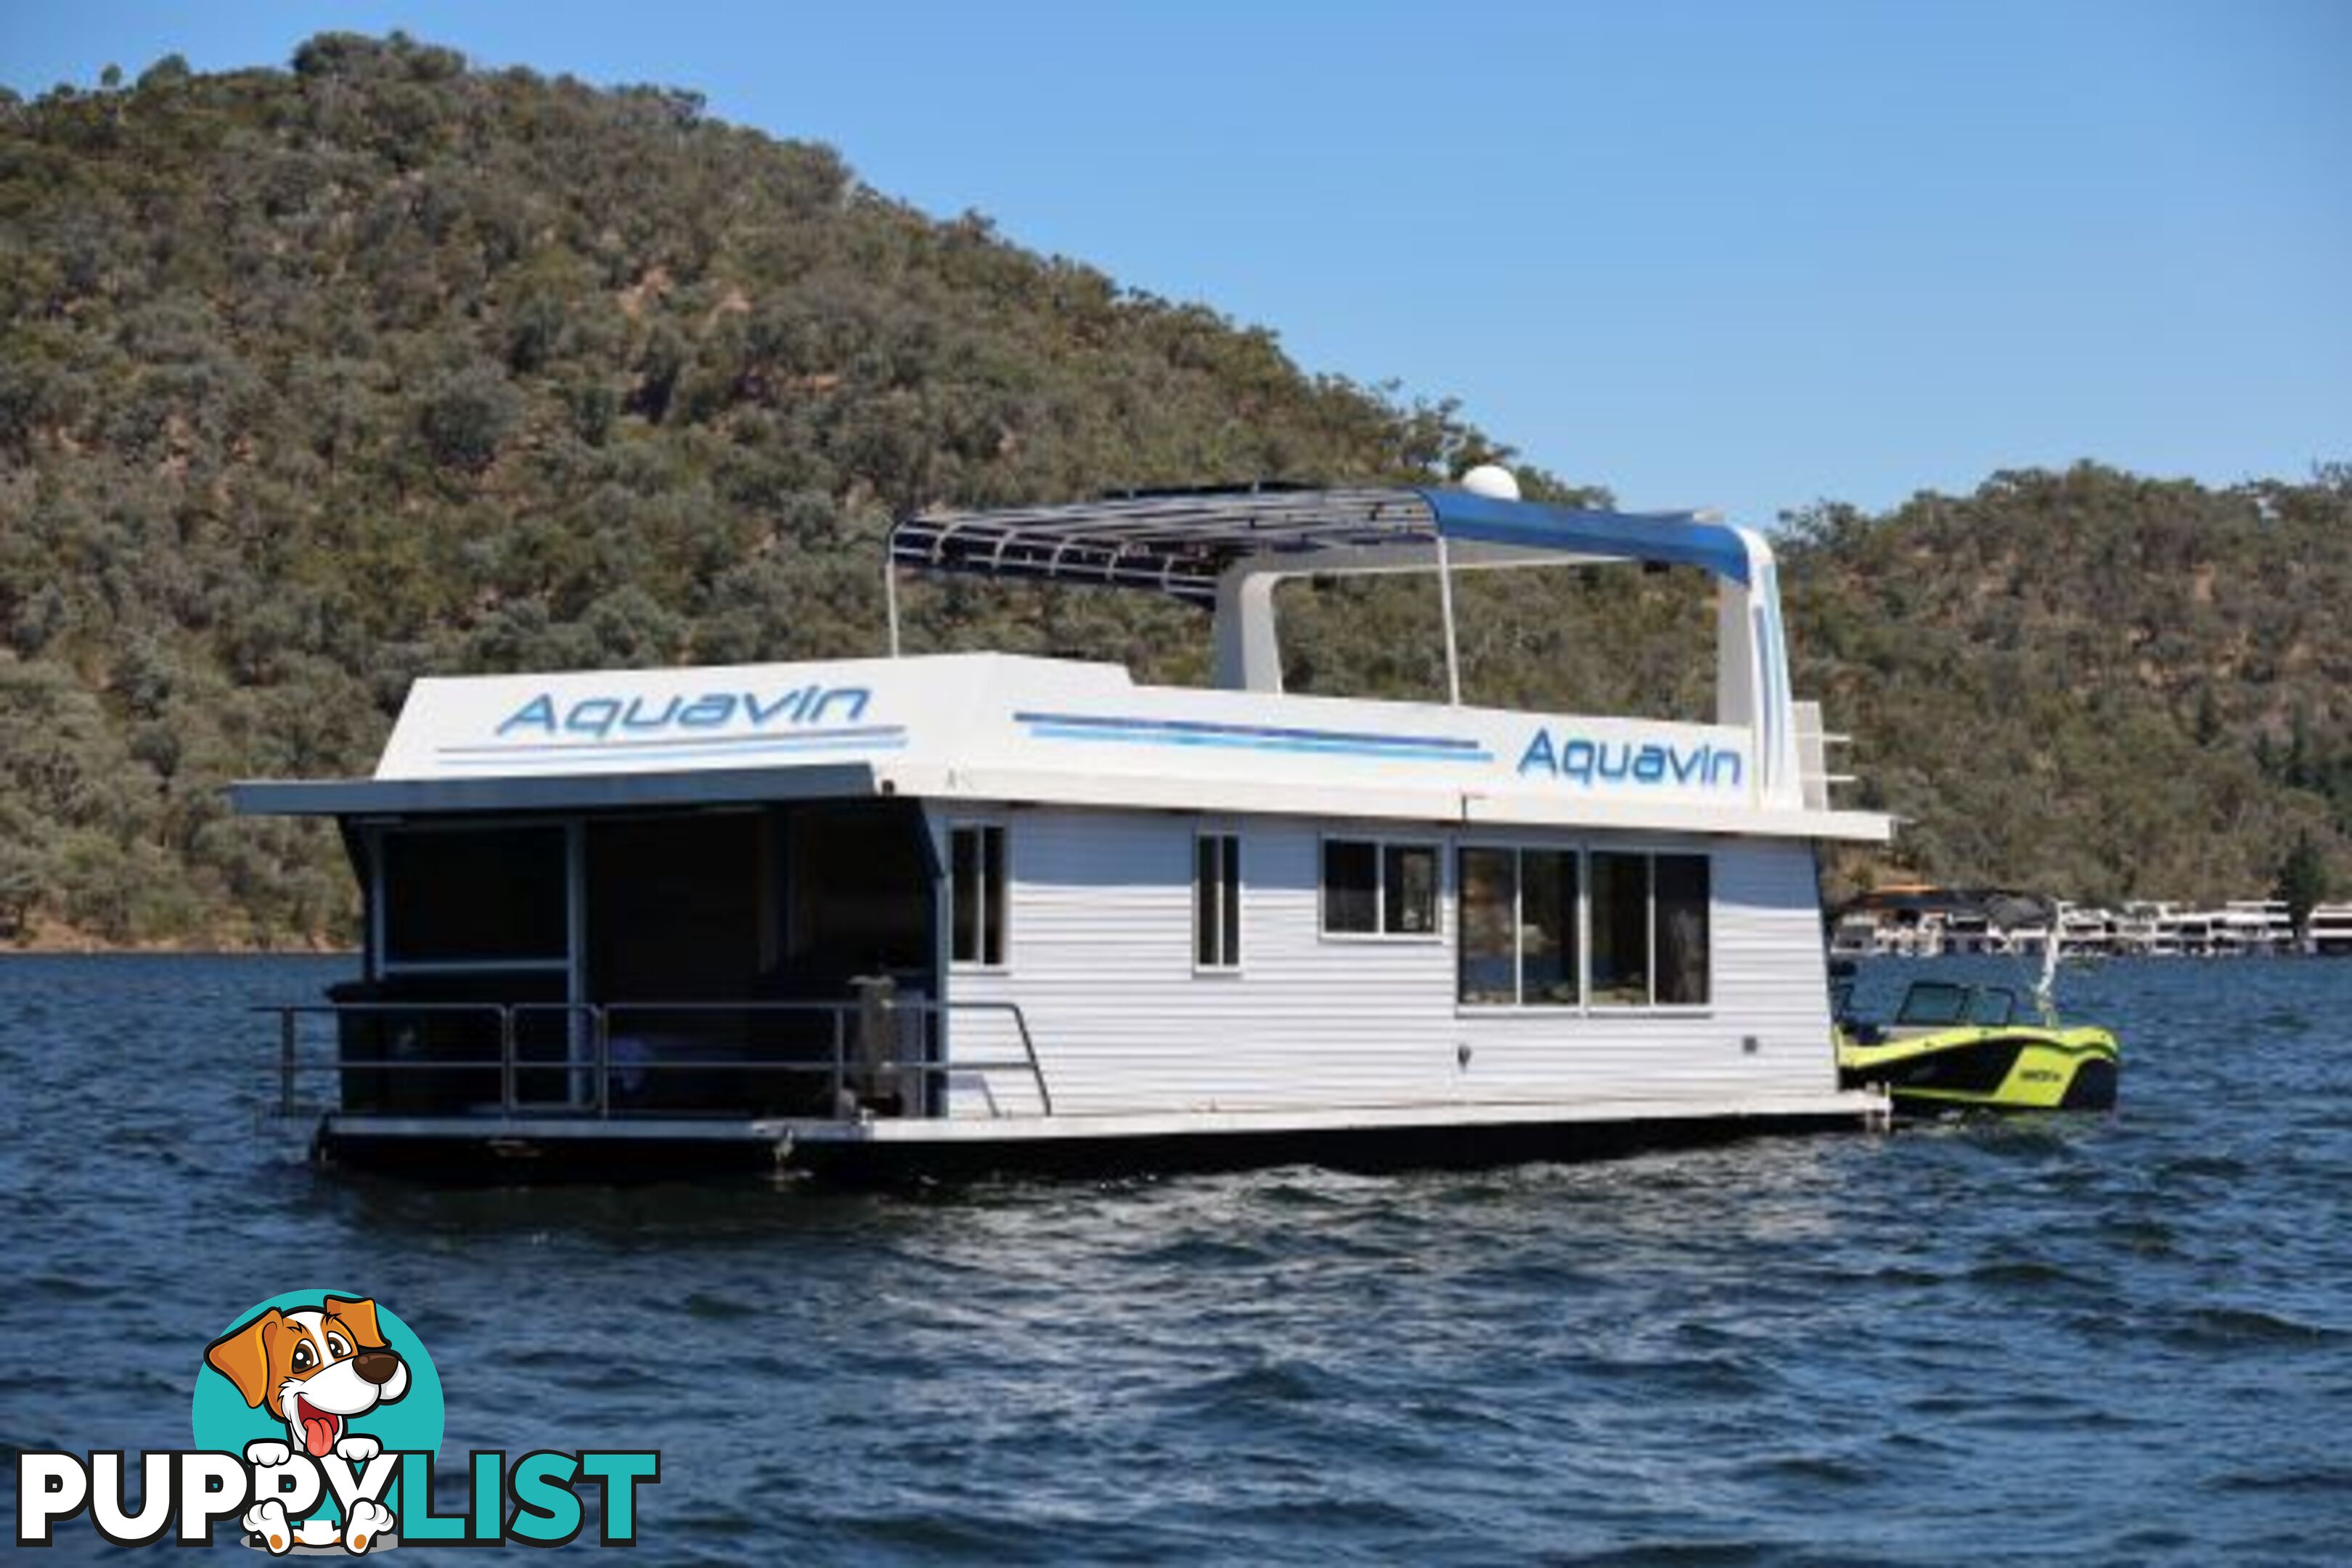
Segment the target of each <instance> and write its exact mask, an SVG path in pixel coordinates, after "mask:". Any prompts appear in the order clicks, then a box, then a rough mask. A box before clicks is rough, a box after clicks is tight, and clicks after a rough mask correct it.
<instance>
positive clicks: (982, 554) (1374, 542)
mask: <svg viewBox="0 0 2352 1568" xmlns="http://www.w3.org/2000/svg"><path fill="white" fill-rule="evenodd" d="M1447 540H1463V541H1475V542H1482V543H1488V544H1501V545H1507V546H1511V547H1513V548H1514V549H1515V550H1525V551H1531V552H1538V553H1539V554H1553V555H1557V556H1559V557H1560V558H1561V559H1562V560H1567V559H1579V560H1594V559H1601V560H1625V561H1647V562H1656V563H1664V564H1677V565H1689V566H1696V567H1699V568H1701V569H1703V570H1706V571H1708V572H1711V573H1714V574H1716V575H1717V576H1718V577H1723V578H1726V579H1727V580H1729V581H1732V582H1736V583H1739V584H1746V583H1747V582H1748V574H1749V561H1750V556H1749V552H1748V543H1747V539H1746V536H1745V535H1744V534H1743V533H1742V532H1741V531H1740V530H1738V529H1737V528H1734V527H1732V526H1730V525H1728V524H1726V523H1723V522H1719V521H1714V520H1712V519H1708V518H1703V517H1701V516H1699V515H1698V514H1697V513H1695V512H1685V511H1675V512H1620V511H1607V510H1593V509H1588V508H1575V507H1561V506H1553V505H1549V504H1548V503H1544V502H1538V501H1515V500H1497V499H1495V498H1491V497H1487V496H1480V495H1474V494H1472V493H1470V492H1469V491H1466V490H1457V489H1437V488H1434V487H1431V488H1418V487H1404V486H1396V487H1388V486H1360V487H1352V488H1341V489H1280V488H1274V487H1267V488H1264V489H1233V490H1186V491H1174V492H1161V493H1139V494H1132V495H1117V496H1111V497H1108V498H1105V499H1103V500H1093V501H1079V502H1071V503H1065V504H1061V505H1054V506H1027V507H1009V508H1002V509H997V510H987V511H947V510H937V511H927V512H920V513H917V514H915V515H913V516H909V517H905V518H901V519H900V520H899V521H898V522H896V523H894V524H893V525H892V526H891V529H890V532H889V541H888V552H889V560H890V564H891V566H892V567H893V568H894V569H895V568H898V567H906V568H909V569H911V570H915V571H920V572H935V573H948V574H969V575H976V576H988V577H1007V578H1013V579H1016V580H1029V581H1040V582H1062V583H1083V584H1096V585H1098V586H1104V587H1114V588H1139V589H1144V590H1147V591H1150V592H1155V593H1160V594H1164V595H1168V596H1170V597H1171V598H1176V599H1181V600H1183V601H1185V602H1187V603H1192V604H1198V605H1213V604H1214V603H1215V602H1216V597H1217V585H1218V583H1219V581H1220V579H1222V578H1223V576H1224V574H1226V573H1227V572H1228V571H1229V570H1231V569H1232V568H1233V567H1234V566H1237V565H1241V564H1244V563H1264V564H1265V565H1268V566H1279V565H1281V564H1285V563H1286V562H1285V558H1286V557H1299V558H1300V559H1299V561H1298V568H1299V570H1300V571H1302V572H1312V571H1313V570H1314V567H1313V565H1312V563H1311V558H1312V557H1313V556H1314V555H1316V554H1318V553H1319V552H1326V551H1337V550H1362V549H1366V548H1369V547H1374V546H1393V545H1411V544H1426V545H1430V546H1432V547H1435V546H1438V545H1440V544H1442V543H1443V542H1444V541H1447ZM1529 563H1533V562H1529Z"/></svg>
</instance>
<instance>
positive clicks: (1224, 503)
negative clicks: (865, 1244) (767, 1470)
mask: <svg viewBox="0 0 2352 1568" xmlns="http://www.w3.org/2000/svg"><path fill="white" fill-rule="evenodd" d="M1475 477H1476V478H1477V479H1479V483H1480V491H1483V492H1485V493H1480V491H1474V490H1471V489H1331V490H1297V489H1253V490H1240V491H1225V492H1207V493H1181V494H1159V495H1139V496H1131V497H1123V498H1118V499H1113V500H1104V501H1099V502H1093V503H1084V504H1076V505H1065V506H1047V507H1032V508H1022V509H1016V510H1003V511H992V512H939V513H928V514H924V515H919V516H915V517H910V518H908V519H906V520H903V521H900V522H898V524H897V525H896V526H895V527H894V528H893V530H892V531H891V533H890V536H889V544H888V555H889V563H888V565H887V569H886V571H885V581H886V583H887V584H889V585H890V601H889V602H890V606H891V614H890V625H891V643H892V647H891V650H890V656H889V657H887V658H866V659H843V660H833V661H824V662H813V663H801V664H778V665H753V666H740V667H732V668H702V669H667V670H639V671H581V672H568V673H561V674H524V675H501V676H480V677H467V678H463V679H423V680H419V681H417V682H416V683H415V687H414V688H413V689H412V690H411V691H410V693H409V696H408V699H407V701H406V704H405V706H404V709H403V710H402V712H401V715H400V718H399V721H398V722H397V724H396V726H395V728H394V731H393V734H392V736H391V739H390V741H389V742H388V743H387V744H386V746H385V748H384V751H383V757H382V759H381V762H380V763H379V765H378V767H377V769H376V772H375V774H374V776H373V777H372V778H364V779H350V780H330V781H308V782H263V783H249V784H240V785H238V786H236V791H235V799H236V805H237V806H238V808H239V809H240V810H243V811H247V812H258V813H282V814H297V815H309V816H325V817H331V818H333V819H334V820H335V821H336V822H337V823H338V824H339V825H340V826H341V831H342V835H343V838H344V841H345V843H346V844H347V846H348V847H349V849H350V853H351V857H352V866H353V868H354V871H355V873H356V875H357V877H358V879H359V880H360V882H361V884H362V888H363V889H364V890H365V894H366V899H365V910H366V922H365V923H366V931H365V945H364V969H363V973H362V977H361V979H360V980H358V981H357V982H355V983H353V984H349V985H345V986H342V987H339V988H337V990H336V991H335V993H334V994H333V995H332V998H331V1001H329V1002H327V1003H324V1004H320V1005H289V1006H288V1007H285V1008H280V1009H276V1010H275V1011H277V1013H278V1026H279V1031H280V1033H279V1039H278V1049H279V1064H280V1068H281V1090H282V1096H281V1109H282V1110H285V1111H287V1112H289V1113H291V1114H296V1115H304V1116H307V1115H308V1114H309V1113H310V1110H312V1109H313V1108H314V1104H315V1108H316V1109H317V1110H318V1118H317V1121H316V1123H315V1125H316V1138H315V1144H316V1148H317V1149H318V1151H319V1152H320V1154H321V1155H322V1156H324V1157H326V1158H329V1159H331V1160H336V1161H341V1162H347V1163H356V1164H367V1165H374V1166H384V1167H399V1168H405V1169H410V1170H415V1171H422V1172H425V1173H451V1174H454V1173H462V1172H467V1171H472V1170H475V1169H478V1168H479V1167H482V1166H486V1165H487V1166H490V1167H494V1168H496V1169H498V1170H499V1172H500V1173H502V1174H507V1175H513V1174H525V1175H531V1174H538V1173H549V1174H554V1173H562V1172H570V1171H581V1170H584V1171H586V1172H588V1173H592V1174H597V1175H607V1174H617V1173H624V1172H625V1171H629V1170H633V1169H638V1168H648V1169H650V1168H664V1169H667V1168H672V1167H675V1166H677V1165H680V1164H690V1165H719V1164H732V1165H742V1164H747V1163H748V1164H751V1165H754V1166H757V1167H760V1168H762V1169H770V1168H774V1169H792V1170H807V1171H811V1172H815V1173H835V1174H839V1175H844V1176H849V1177H863V1176H869V1175H878V1176H896V1175H899V1174H903V1173H923V1172H943V1173H963V1172H971V1171H977V1170H990V1169H1016V1168H1046V1169H1092V1170H1103V1169H1108V1170H1132V1169H1139V1168H1143V1167H1147V1166H1155V1165H1190V1166H1200V1165H1231V1164H1244V1163H1265V1162H1270V1161H1280V1160H1290V1159H1302V1158H1303V1159H1312V1160H1319V1161H1323V1162H1326V1163H1338V1164H1347V1165H1378V1164H1397V1163H1486V1162H1492V1161H1496V1160H1505V1159H1512V1158H1520V1157H1533V1156H1540V1157H1556V1156H1574V1155H1580V1154H1585V1153H1591V1152H1608V1151H1612V1150H1615V1149H1620V1148H1623V1147H1628V1146H1635V1145H1646V1144H1654V1143H1662V1142H1688V1141H1696V1140H1713V1139H1717V1138H1722V1137H1727V1136H1731V1135H1736V1134H1738V1133H1740V1132H1743V1131H1754V1130H1764V1129H1796V1128H1816V1127H1826V1126H1836V1125H1861V1124H1863V1123H1864V1122H1865V1121H1869V1120H1872V1119H1874V1118H1875V1117H1878V1116H1881V1115H1883V1114H1884V1111H1885V1101H1884V1100H1883V1098H1882V1097H1880V1096H1878V1095H1877V1094H1875V1093H1874V1092H1868V1091H1851V1090H1845V1089H1840V1088H1839V1086H1838V1072H1837V1062H1836V1058H1835V1054H1834V1049H1833V1045H1832V1029H1831V1020H1830V1011H1829V988H1828V981H1827V974H1826V969H1825V962H1824V954H1823V951H1822V924H1821V919H1822V917H1821V910H1820V904H1819V897H1818V893H1817V889H1816V882H1815V870H1814V865H1815V861H1814V848H1815V845H1816V844H1817V843H1818V842H1820V841H1822V840H1827V839H1844V840H1856V841H1864V842H1883V841H1885V839H1886V838H1887V837H1889V835H1890V832H1891V821H1890V819H1889V818H1888V817H1886V816H1880V815H1876V814H1870V813H1861V812H1851V811H1843V810H1838V809H1835V808H1833V807H1832V805H1831V803H1830V801H1829V798H1828V789H1829V784H1830V782H1831V775H1830V774H1829V773H1827V771H1826V768H1825V766H1824V764H1823V763H1822V742H1823V739H1824V737H1823V736H1822V727H1821V724H1820V721H1819V714H1818V710H1815V709H1813V708H1812V707H1811V705H1810V704H1801V703H1798V702H1796V701H1794V700H1792V698H1791V696H1790V690H1789V686H1788V668H1789V667H1788V659H1787V650H1786V647H1785V644H1784V637H1783V633H1782V629H1781V620H1780V593H1779V588H1778V584H1777V581H1776V578H1775V574H1774V565H1773V557H1772V551H1771V548H1770V546H1769V543H1768V542H1766V541H1765V539H1764V538H1763V537H1762V536H1761V535H1760V534H1759V533H1756V532H1754V531H1750V530H1748V529H1744V528H1739V527H1735V526H1730V525H1727V524H1724V523H1721V522H1717V521H1712V520H1710V519H1707V518H1704V517H1701V516H1698V515H1695V514H1685V513H1675V514H1653V515H1629V514H1624V513H1617V512H1608V511H1594V510H1572V509H1568V508H1561V507H1555V506H1549V505H1539V504H1532V503H1527V502H1522V501H1519V500H1517V499H1516V488H1515V487H1513V486H1511V484H1510V481H1509V477H1508V476H1507V475H1506V474H1500V473H1499V472H1498V471H1494V470H1488V471H1486V472H1485V473H1483V474H1481V475H1479V476H1475ZM1497 492H1500V493H1497ZM1555 563H1653V564H1662V565H1668V566H1681V567H1688V568H1695V569H1697V570H1700V571H1704V572H1706V573H1707V574H1711V576H1712V577H1713V578H1714V580H1715V583H1716V586H1717V616H1716V625H1717V638H1716V642H1717V648H1716V664H1717V692H1716V710H1715V720H1714V721H1713V722H1712V723H1672V722H1661V721H1650V720H1645V719H1629V718H1624V717H1619V716H1591V715H1572V716H1571V715H1559V714H1540V713H1526V712H1517V711H1511V710H1497V709H1491V708H1479V707H1473V706H1468V705H1465V704H1464V703H1463V702H1461V701H1460V700H1459V689H1460V685H1459V679H1458V673H1457V672H1458V664H1457V661H1456V654H1455V647H1454V615H1453V591H1452V590H1453V577H1454V574H1457V573H1460V572H1464V571H1486V570H1496V569H1503V568H1517V567H1533V566H1540V565H1545V564H1555ZM901 571H917V572H924V573H935V574H969V575H975V576H983V577H985V576H993V577H1012V578H1026V579H1038V580H1046V581H1052V582H1057V583H1071V584H1097V585H1101V586H1106V587H1112V588H1121V589H1126V590H1129V591H1131V592H1140V593H1147V594H1154V595H1167V596H1171V597H1174V598H1176V599H1178V600H1181V601H1183V602H1186V603H1189V604H1193V605H1200V606H1202V607H1203V608H1206V609H1208V610H1210V611H1211V612H1212V617H1213V618H1212V623H1211V628H1212V630H1213V636H1214V637H1215V648H1216V663H1215V668H1216V682H1217V689H1180V688H1169V687H1154V686H1139V685H1138V684H1136V683H1135V682H1134V681H1133V680H1132V679H1130V677H1129V674H1128V672H1127V671H1126V670H1125V669H1123V668H1118V667H1116V666H1112V665H1108V664H1099V663H1080V662H1073V661H1065V660H1058V659H1051V658H1017V657H1011V656H1005V655H1000V654H991V653H960V654H942V655H934V656H926V657H919V658H913V657H908V658H902V657H898V647H897V644H898V631H897V622H898V617H897V596H896V582H897V575H898V573H899V572H901ZM1394 572H1424V573H1429V572H1433V573H1435V574H1436V575H1437V580H1438V584H1439V586H1440V598H1441V603H1442V605H1443V606H1444V636H1445V643H1446V647H1445V653H1446V668H1447V671H1448V678H1449V687H1450V689H1451V693H1452V700H1448V701H1444V702H1392V701H1372V700H1345V699H1335V698H1325V697H1311V696H1300V695H1292V694H1289V693H1286V692H1285V691H1284V690H1283V687H1282V674H1281V661H1280V658H1279V649H1278V644H1277V642H1276V623H1275V613H1274V611H1275V589H1276V586H1277V584H1280V583H1282V582H1284V581H1286V580H1288V579H1292V578H1297V577H1304V576H1322V575H1343V574H1369V573H1394ZM1595 657H1604V658H1605V657H1607V655H1606V653H1605V651H1596V655H1595ZM320 1089H323V1090H324V1091H325V1092H324V1093H323V1094H318V1095H314V1093H313V1091H314V1090H320Z"/></svg>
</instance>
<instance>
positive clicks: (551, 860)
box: [382, 827, 572, 963]
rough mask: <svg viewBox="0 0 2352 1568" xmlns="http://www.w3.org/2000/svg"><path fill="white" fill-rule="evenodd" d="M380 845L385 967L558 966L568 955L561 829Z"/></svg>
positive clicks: (403, 839)
mask: <svg viewBox="0 0 2352 1568" xmlns="http://www.w3.org/2000/svg"><path fill="white" fill-rule="evenodd" d="M382 843H383V954H384V957H385V959H386V960H387V961H389V962H391V963H488V962H492V961H496V960H502V959H505V960H517V959H520V960H552V961H556V962H561V961H562V960H563V958H564V957H565V956H566V955H567V954H568V953H569V952H570V951H571V945H572V944H571V940H570V932H569V928H568V924H567V921H566V918H565V914H564V908H565V893H564V865H563V829H562V828H561V827H486V828H480V829H474V828H465V829H458V830H452V831H439V830H435V831H424V830H407V831H394V832H390V833H386V834H385V835H384V836H383V840H382Z"/></svg>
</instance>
